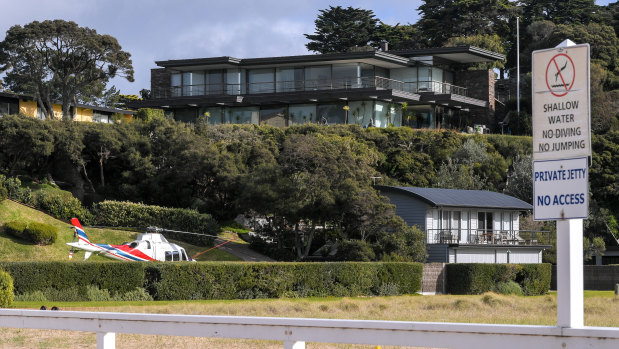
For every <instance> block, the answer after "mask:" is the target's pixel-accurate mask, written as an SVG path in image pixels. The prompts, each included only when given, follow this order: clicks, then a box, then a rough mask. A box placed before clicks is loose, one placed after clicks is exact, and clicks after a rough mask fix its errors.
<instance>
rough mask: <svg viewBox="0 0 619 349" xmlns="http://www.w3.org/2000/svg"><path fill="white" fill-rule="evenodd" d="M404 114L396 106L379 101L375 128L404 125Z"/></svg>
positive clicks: (375, 109)
mask: <svg viewBox="0 0 619 349" xmlns="http://www.w3.org/2000/svg"><path fill="white" fill-rule="evenodd" d="M401 115H402V112H401V110H399V109H397V108H396V107H395V105H394V104H391V103H387V102H379V101H377V102H376V104H375V108H374V127H387V126H389V125H390V124H391V125H395V124H396V123H398V124H400V125H401V124H402V121H401V120H402V116H401Z"/></svg>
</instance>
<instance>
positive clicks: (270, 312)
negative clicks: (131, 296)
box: [0, 292, 619, 349]
mask: <svg viewBox="0 0 619 349" xmlns="http://www.w3.org/2000/svg"><path fill="white" fill-rule="evenodd" d="M61 307H62V309H66V310H83V311H105V312H132V313H159V314H172V313H175V314H208V315H236V316H275V317H302V318H330V319H373V320H399V321H439V322H478V323H495V324H499V323H501V324H530V325H554V324H556V297H555V295H547V296H540V297H517V296H502V295H497V294H493V293H488V294H484V295H481V296H423V297H420V296H397V297H373V298H327V299H276V300H244V301H194V302H172V303H165V304H157V303H156V302H153V303H151V304H149V305H145V306H132V305H127V306H112V307H72V308H67V307H63V306H61ZM610 314H615V316H610ZM616 314H619V298H614V297H613V296H612V292H608V293H602V294H596V295H594V296H588V297H586V298H585V324H586V325H587V326H610V327H619V316H616ZM116 344H117V347H118V348H131V347H148V348H164V347H172V346H173V347H176V348H242V349H250V348H261V349H266V348H282V344H281V342H273V341H253V340H237V339H212V338H191V337H189V338H186V337H169V336H142V335H124V334H117V336H116ZM95 346H96V339H95V335H94V334H91V333H81V332H68V331H41V330H14V329H0V347H2V348H35V347H42V348H67V347H70V348H83V347H95ZM307 348H308V349H309V348H373V347H372V346H369V345H365V346H362V345H357V346H352V345H335V344H322V343H308V344H307ZM384 348H386V347H383V349H384Z"/></svg>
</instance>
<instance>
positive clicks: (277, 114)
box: [260, 107, 288, 127]
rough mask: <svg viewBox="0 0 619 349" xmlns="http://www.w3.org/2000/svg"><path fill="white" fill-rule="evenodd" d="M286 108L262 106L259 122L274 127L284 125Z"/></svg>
mask: <svg viewBox="0 0 619 349" xmlns="http://www.w3.org/2000/svg"><path fill="white" fill-rule="evenodd" d="M286 109H288V108H286V107H280V108H264V109H261V110H260V124H261V125H271V126H275V127H286V126H287V125H286V124H287V123H286V113H287V110H286Z"/></svg>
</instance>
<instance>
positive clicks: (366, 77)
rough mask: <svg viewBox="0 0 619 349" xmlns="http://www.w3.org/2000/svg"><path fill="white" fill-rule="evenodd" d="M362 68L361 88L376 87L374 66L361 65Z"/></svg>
mask: <svg viewBox="0 0 619 349" xmlns="http://www.w3.org/2000/svg"><path fill="white" fill-rule="evenodd" d="M359 67H360V68H361V87H374V66H373V65H371V64H367V63H359Z"/></svg>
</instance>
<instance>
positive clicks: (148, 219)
mask: <svg viewBox="0 0 619 349" xmlns="http://www.w3.org/2000/svg"><path fill="white" fill-rule="evenodd" d="M94 212H95V217H96V218H95V220H96V223H97V224H100V225H108V226H112V227H148V226H153V225H155V226H158V227H160V228H165V229H172V230H183V231H188V232H193V233H197V234H196V235H188V234H181V233H174V232H166V233H165V235H166V236H168V237H170V238H172V239H176V240H181V241H185V242H189V243H192V244H196V245H204V246H209V245H212V243H213V239H212V238H211V237H206V236H202V235H199V234H209V235H217V233H218V232H219V228H218V226H217V222H216V221H215V220H214V219H213V218H212V217H211V215H208V214H202V213H199V212H198V211H194V210H189V209H181V208H169V207H161V206H153V205H144V204H139V203H133V202H128V201H103V202H100V203H98V204H96V205H95V207H94Z"/></svg>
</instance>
